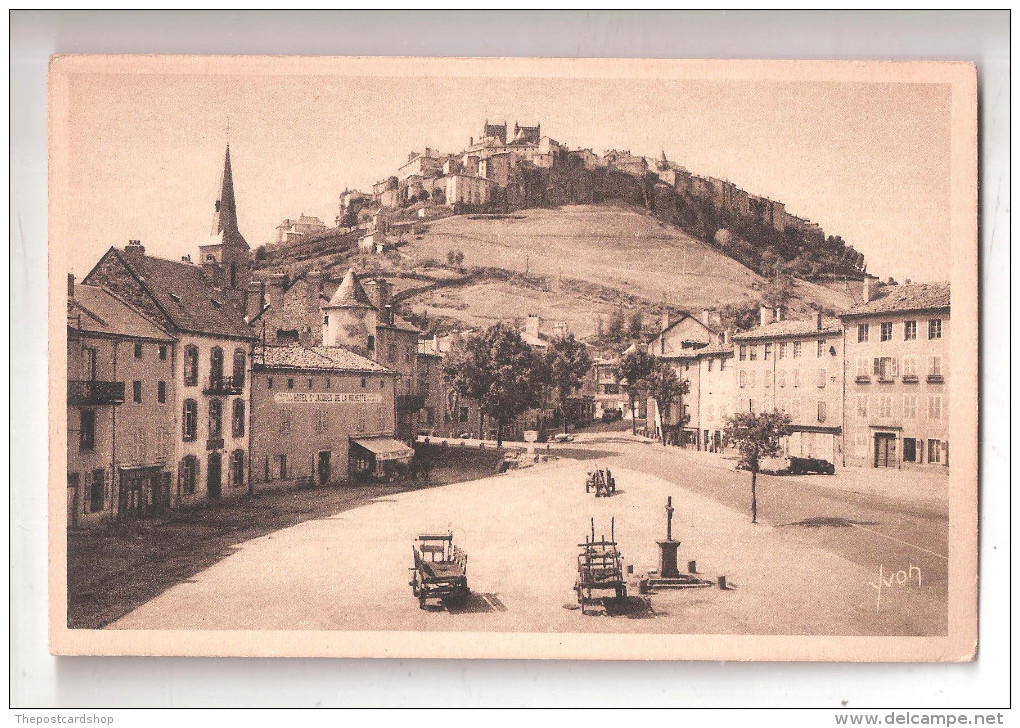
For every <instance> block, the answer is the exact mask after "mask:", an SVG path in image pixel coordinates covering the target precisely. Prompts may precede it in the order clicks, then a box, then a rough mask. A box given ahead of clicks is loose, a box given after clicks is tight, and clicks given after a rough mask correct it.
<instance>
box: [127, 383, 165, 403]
mask: <svg viewBox="0 0 1020 728" xmlns="http://www.w3.org/2000/svg"><path fill="white" fill-rule="evenodd" d="M150 396H151V395H150ZM142 399H143V397H142V382H141V381H139V380H137V379H136V380H135V381H133V382H131V401H132V402H134V403H135V404H142ZM156 402H158V403H159V404H166V382H164V381H162V380H161V381H159V382H156Z"/></svg>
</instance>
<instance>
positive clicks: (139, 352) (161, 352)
mask: <svg viewBox="0 0 1020 728" xmlns="http://www.w3.org/2000/svg"><path fill="white" fill-rule="evenodd" d="M167 349H168V347H167V345H166V344H160V345H159V346H158V347H157V348H156V352H157V353H156V355H157V356H158V357H159V360H160V361H166V355H167ZM144 353H145V346H144V345H143V344H142V343H141V342H140V341H137V342H135V359H142V358H144Z"/></svg>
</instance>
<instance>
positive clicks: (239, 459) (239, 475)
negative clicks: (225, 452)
mask: <svg viewBox="0 0 1020 728" xmlns="http://www.w3.org/2000/svg"><path fill="white" fill-rule="evenodd" d="M230 484H231V485H233V486H234V487H235V488H240V487H241V486H242V485H244V450H234V452H233V454H232V455H231V456H230Z"/></svg>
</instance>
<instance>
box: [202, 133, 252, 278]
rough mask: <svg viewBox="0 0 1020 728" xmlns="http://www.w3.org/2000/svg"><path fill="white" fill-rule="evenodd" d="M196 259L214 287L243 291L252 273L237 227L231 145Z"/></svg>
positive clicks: (245, 242)
mask: <svg viewBox="0 0 1020 728" xmlns="http://www.w3.org/2000/svg"><path fill="white" fill-rule="evenodd" d="M198 249H199V260H200V261H201V265H202V269H203V270H204V271H205V272H206V275H207V276H208V278H209V280H210V281H211V282H212V283H213V285H214V286H216V287H217V288H225V289H227V290H232V291H241V292H243V291H245V290H246V288H247V285H248V280H249V278H250V276H251V261H250V259H249V258H250V255H251V248H249V247H248V241H246V240H245V239H244V236H243V235H241V231H240V230H238V228H237V204H236V201H235V199H234V173H233V170H232V169H231V167H230V145H229V144H227V154H226V157H225V158H224V160H223V177H222V178H221V180H220V190H219V196H218V197H217V199H216V203H215V205H214V213H213V225H212V234H211V235H210V237H209V240H208V242H207V243H206V244H205V245H199V247H198Z"/></svg>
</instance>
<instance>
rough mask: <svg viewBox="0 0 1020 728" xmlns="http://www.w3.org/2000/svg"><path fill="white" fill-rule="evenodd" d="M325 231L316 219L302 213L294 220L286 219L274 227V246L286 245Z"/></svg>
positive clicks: (320, 222)
mask: <svg viewBox="0 0 1020 728" xmlns="http://www.w3.org/2000/svg"><path fill="white" fill-rule="evenodd" d="M325 231H326V225H325V223H323V222H322V220H320V219H319V218H317V217H312V216H311V215H306V214H304V213H303V212H302V213H301V216H300V217H298V218H297V219H296V220H291V219H290V218H287V219H286V220H284V221H283V222H281V223H280V224H279V225H277V226H276V244H277V245H286V244H287V243H293V242H296V241H298V240H301V239H303V238H306V237H312V236H315V235H318V234H319V233H323V232H325Z"/></svg>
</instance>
